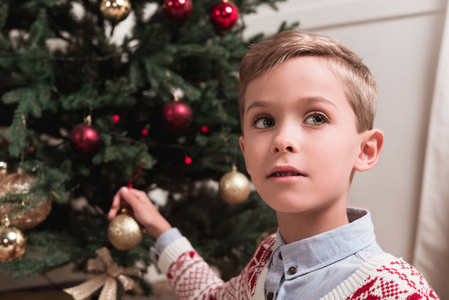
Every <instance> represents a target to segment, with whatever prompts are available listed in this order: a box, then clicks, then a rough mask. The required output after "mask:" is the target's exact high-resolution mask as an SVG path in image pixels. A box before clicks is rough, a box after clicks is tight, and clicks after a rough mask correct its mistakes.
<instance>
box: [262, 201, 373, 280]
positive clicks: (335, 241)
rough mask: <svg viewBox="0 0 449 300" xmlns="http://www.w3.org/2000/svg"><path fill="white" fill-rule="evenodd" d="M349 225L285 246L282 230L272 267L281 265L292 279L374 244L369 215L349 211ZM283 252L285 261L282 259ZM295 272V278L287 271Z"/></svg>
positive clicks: (350, 208) (274, 252)
mask: <svg viewBox="0 0 449 300" xmlns="http://www.w3.org/2000/svg"><path fill="white" fill-rule="evenodd" d="M347 214H348V219H349V222H350V223H349V224H346V225H344V226H341V227H338V228H336V229H333V230H331V231H327V232H324V233H321V234H318V235H315V236H312V237H309V238H306V239H303V240H300V241H297V242H293V243H290V244H285V242H284V240H283V239H282V237H281V235H280V233H279V229H278V231H277V233H276V243H275V245H274V248H273V249H274V251H273V255H272V257H271V258H270V262H269V264H270V266H271V265H272V264H273V263H274V264H281V265H283V268H284V274H285V276H286V279H291V278H294V277H297V276H300V275H303V274H306V273H309V272H312V271H314V270H317V269H320V268H323V267H325V266H328V265H330V264H332V263H335V262H337V261H339V260H341V259H343V258H346V257H348V256H350V255H352V254H354V253H356V252H358V251H360V250H362V249H364V248H366V247H368V246H369V245H371V244H372V243H374V242H375V240H376V237H375V235H374V226H373V223H372V221H371V214H370V213H369V211H367V210H365V209H361V208H354V207H348V208H347ZM279 252H281V256H282V259H279V258H278V257H279ZM291 267H295V268H296V272H295V273H294V274H290V273H289V272H288V269H289V268H291Z"/></svg>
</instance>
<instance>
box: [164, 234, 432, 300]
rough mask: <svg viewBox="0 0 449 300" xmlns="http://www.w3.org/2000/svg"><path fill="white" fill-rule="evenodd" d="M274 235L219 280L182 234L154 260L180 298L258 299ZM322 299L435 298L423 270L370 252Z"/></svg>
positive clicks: (260, 297)
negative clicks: (231, 275)
mask: <svg viewBox="0 0 449 300" xmlns="http://www.w3.org/2000/svg"><path fill="white" fill-rule="evenodd" d="M274 243H275V236H274V235H273V236H270V237H268V238H266V239H265V240H264V241H263V242H262V243H261V244H260V245H259V247H258V248H257V250H256V252H255V254H254V256H253V257H252V259H251V261H250V262H249V263H248V265H246V267H245V268H244V269H243V270H242V272H241V273H240V275H239V276H237V277H235V278H233V279H231V280H230V281H228V282H224V281H223V280H221V279H220V278H219V277H218V276H217V275H216V274H215V273H214V271H213V270H212V269H211V268H210V267H209V265H208V264H207V263H206V262H205V261H204V260H203V259H202V258H201V257H200V256H199V254H198V253H197V252H196V251H195V250H194V249H193V247H192V246H191V244H190V243H189V241H188V240H187V239H186V238H184V237H183V238H180V239H177V240H175V241H174V242H173V243H171V244H170V245H169V246H168V247H167V248H165V250H164V252H162V254H161V256H160V258H159V262H158V266H159V268H160V269H161V270H162V271H163V272H164V274H166V276H167V278H168V280H169V281H170V283H171V286H172V287H173V289H174V291H175V293H176V295H177V297H178V298H179V299H180V300H200V299H201V300H234V299H239V300H250V299H251V300H261V299H264V298H265V297H264V286H265V279H266V276H267V272H268V268H267V264H268V261H269V259H270V256H271V253H272V251H273V246H274ZM321 299H322V300H362V299H363V300H378V299H379V300H380V299H404V300H418V299H422V300H424V299H426V300H428V299H439V298H438V296H437V295H436V293H435V292H434V291H433V290H432V288H431V287H430V286H429V285H428V284H427V282H426V281H425V279H424V278H423V276H422V275H421V274H420V273H419V272H418V271H417V270H416V269H415V268H414V267H413V266H411V265H409V264H408V263H406V262H405V261H403V260H402V259H398V258H395V257H394V256H392V255H390V254H384V255H380V256H376V257H374V258H372V259H370V260H368V261H367V262H365V263H364V264H362V265H361V266H360V267H359V268H358V269H357V271H356V272H354V273H353V274H352V275H351V276H350V277H348V278H347V279H346V280H345V281H344V282H342V283H341V284H340V285H339V286H337V287H336V288H335V289H333V290H332V291H331V292H329V293H328V294H327V295H326V296H324V297H322V298H321Z"/></svg>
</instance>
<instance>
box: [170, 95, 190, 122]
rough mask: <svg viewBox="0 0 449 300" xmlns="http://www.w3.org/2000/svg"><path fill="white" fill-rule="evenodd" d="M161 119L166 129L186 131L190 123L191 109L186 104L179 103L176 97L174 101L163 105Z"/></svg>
mask: <svg viewBox="0 0 449 300" xmlns="http://www.w3.org/2000/svg"><path fill="white" fill-rule="evenodd" d="M163 118H164V122H165V125H166V126H167V128H168V129H170V130H172V131H181V130H183V129H186V128H187V127H188V126H189V125H190V123H191V122H192V109H191V108H190V106H189V105H188V104H187V103H185V102H183V101H179V99H178V98H177V96H175V100H174V101H172V102H169V103H167V104H165V106H164V108H163Z"/></svg>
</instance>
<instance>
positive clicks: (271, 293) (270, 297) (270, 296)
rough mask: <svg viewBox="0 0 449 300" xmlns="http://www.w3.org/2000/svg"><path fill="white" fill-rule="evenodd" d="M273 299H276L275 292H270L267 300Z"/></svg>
mask: <svg viewBox="0 0 449 300" xmlns="http://www.w3.org/2000/svg"><path fill="white" fill-rule="evenodd" d="M273 297H274V294H273V292H269V293H268V294H267V300H273Z"/></svg>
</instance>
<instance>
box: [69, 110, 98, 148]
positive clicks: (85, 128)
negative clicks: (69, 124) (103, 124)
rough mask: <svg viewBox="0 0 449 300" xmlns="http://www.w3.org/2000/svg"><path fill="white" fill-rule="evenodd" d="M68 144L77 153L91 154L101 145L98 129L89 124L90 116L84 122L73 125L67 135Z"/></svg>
mask: <svg viewBox="0 0 449 300" xmlns="http://www.w3.org/2000/svg"><path fill="white" fill-rule="evenodd" d="M69 142H70V146H71V147H72V148H73V149H74V150H75V151H76V152H78V153H81V154H93V153H94V152H95V151H96V150H97V149H98V147H99V146H100V145H101V134H100V131H99V130H98V129H97V128H95V127H94V126H92V125H91V119H90V116H88V117H87V118H86V122H85V123H81V124H78V125H76V126H75V127H73V129H72V131H71V132H70V135H69Z"/></svg>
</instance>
